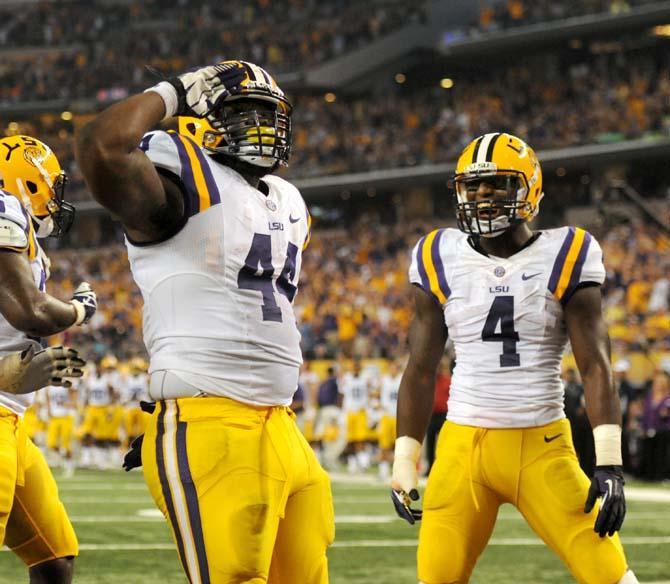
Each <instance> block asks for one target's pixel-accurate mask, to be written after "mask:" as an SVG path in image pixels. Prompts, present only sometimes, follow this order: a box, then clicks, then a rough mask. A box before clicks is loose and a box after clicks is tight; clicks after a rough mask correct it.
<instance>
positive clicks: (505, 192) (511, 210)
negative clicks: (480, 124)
mask: <svg viewBox="0 0 670 584" xmlns="http://www.w3.org/2000/svg"><path fill="white" fill-rule="evenodd" d="M481 184H484V185H485V187H486V197H481V196H480V195H478V193H479V191H480V185H481ZM453 187H454V191H455V195H456V218H457V220H458V226H459V228H460V229H461V230H462V231H465V232H466V233H470V234H473V235H482V236H484V237H496V236H498V235H500V234H501V233H502V232H503V231H506V230H507V229H509V228H510V227H511V226H512V225H514V224H516V223H520V222H523V221H530V220H532V219H533V218H534V217H535V216H536V215H537V213H538V211H539V206H540V201H541V200H542V197H543V196H544V193H543V192H542V169H541V168H540V163H539V161H538V160H537V156H536V155H535V152H534V151H533V149H532V148H531V147H530V146H528V144H526V143H525V142H524V141H523V140H521V139H519V138H517V137H516V136H512V135H511V134H507V133H492V134H485V135H483V136H479V137H478V138H475V139H474V140H473V141H472V142H470V144H468V145H467V146H466V147H465V149H464V150H463V152H462V153H461V155H460V157H459V159H458V162H457V163H456V173H455V175H454V179H453Z"/></svg>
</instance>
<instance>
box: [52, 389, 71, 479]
mask: <svg viewBox="0 0 670 584" xmlns="http://www.w3.org/2000/svg"><path fill="white" fill-rule="evenodd" d="M45 393H46V410H47V417H48V422H47V439H46V447H47V449H48V450H49V451H51V452H53V454H54V456H55V459H56V460H57V461H58V464H59V465H60V466H62V467H63V469H64V471H65V473H64V474H65V476H67V477H71V476H72V475H73V474H74V460H73V458H72V435H73V433H74V418H75V414H76V411H77V403H76V397H75V396H76V391H75V390H74V389H73V388H71V387H65V386H58V385H50V386H49V387H47V388H46V390H45Z"/></svg>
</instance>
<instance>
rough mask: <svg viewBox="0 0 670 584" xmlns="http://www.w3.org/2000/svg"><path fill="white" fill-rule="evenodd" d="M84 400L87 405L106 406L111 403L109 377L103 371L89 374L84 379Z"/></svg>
mask: <svg viewBox="0 0 670 584" xmlns="http://www.w3.org/2000/svg"><path fill="white" fill-rule="evenodd" d="M85 383H86V400H87V403H88V405H89V406H98V407H101V406H108V405H110V404H111V403H112V396H111V395H110V391H109V385H110V379H109V377H108V376H107V375H105V374H104V373H103V374H102V375H95V374H94V375H91V376H90V377H88V378H87V379H86V381H85Z"/></svg>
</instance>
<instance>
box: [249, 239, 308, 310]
mask: <svg viewBox="0 0 670 584" xmlns="http://www.w3.org/2000/svg"><path fill="white" fill-rule="evenodd" d="M297 257H298V246H297V245H295V244H293V243H290V242H289V244H288V249H287V250H286V261H285V262H284V267H283V268H282V271H281V274H279V277H278V278H277V292H279V293H280V294H283V295H284V296H286V298H288V301H289V302H293V297H294V296H295V291H296V290H297V287H296V286H294V285H293V284H292V283H291V280H293V278H295V262H296V258H297ZM259 271H260V273H259ZM274 272H275V267H274V266H273V265H272V239H271V238H270V236H269V235H267V234H265V233H254V238H253V240H252V242H251V249H250V250H249V253H248V254H247V257H246V259H245V260H244V266H242V269H241V270H240V271H239V273H238V274H237V286H238V288H241V289H242V290H256V291H258V292H260V293H261V294H262V295H263V304H262V306H261V309H262V311H263V320H266V321H271V322H282V315H281V308H279V306H278V305H277V300H276V299H275V289H274V286H273V284H272V277H273V275H274Z"/></svg>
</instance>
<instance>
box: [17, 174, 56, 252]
mask: <svg viewBox="0 0 670 584" xmlns="http://www.w3.org/2000/svg"><path fill="white" fill-rule="evenodd" d="M41 166H42V165H41V164H40V165H39V166H38V168H40V172H41V170H42V169H41ZM47 184H49V188H51V181H48V183H47ZM16 186H17V187H18V189H19V192H20V193H21V199H22V201H23V205H24V206H25V208H26V210H27V211H28V215H30V218H31V219H32V220H33V222H34V224H35V225H36V226H37V229H35V235H37V237H38V238H40V239H42V238H44V237H49V235H51V232H52V231H53V230H54V220H53V219H52V218H51V215H47V216H46V217H43V218H40V217H37V216H36V215H35V213H34V212H33V205H32V203H31V202H30V196H29V195H28V192H27V191H26V187H24V186H23V182H21V181H20V180H19V179H16Z"/></svg>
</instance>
